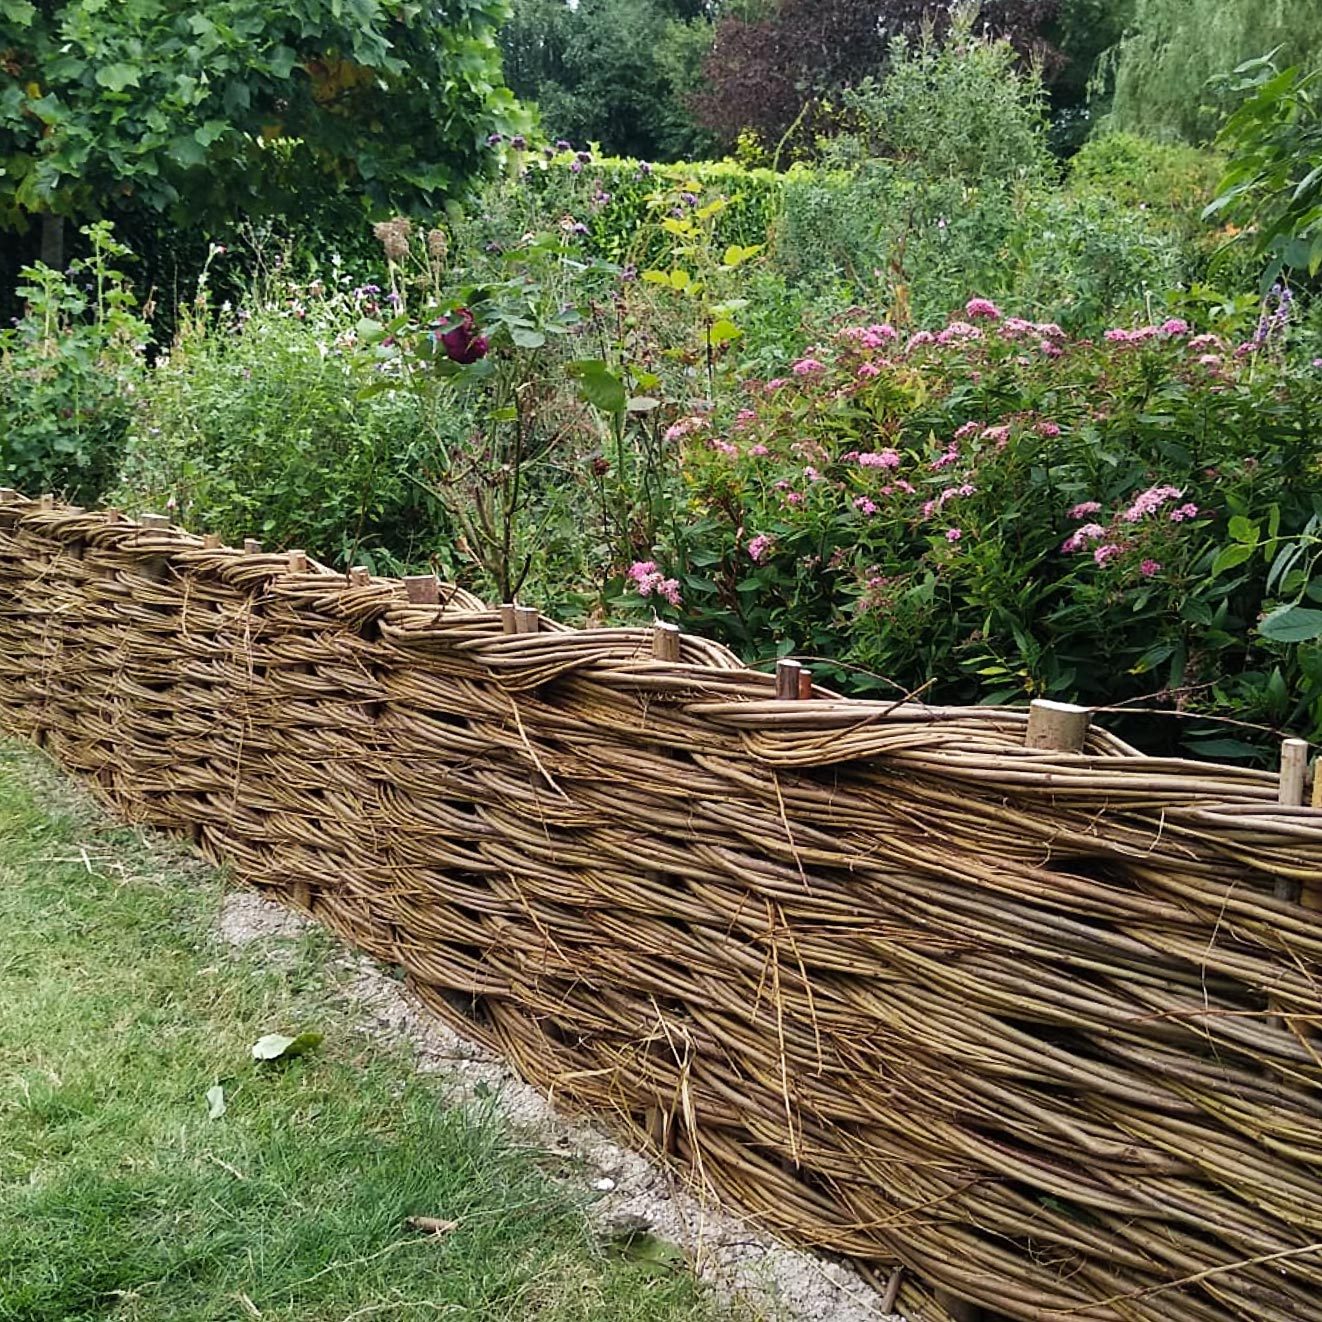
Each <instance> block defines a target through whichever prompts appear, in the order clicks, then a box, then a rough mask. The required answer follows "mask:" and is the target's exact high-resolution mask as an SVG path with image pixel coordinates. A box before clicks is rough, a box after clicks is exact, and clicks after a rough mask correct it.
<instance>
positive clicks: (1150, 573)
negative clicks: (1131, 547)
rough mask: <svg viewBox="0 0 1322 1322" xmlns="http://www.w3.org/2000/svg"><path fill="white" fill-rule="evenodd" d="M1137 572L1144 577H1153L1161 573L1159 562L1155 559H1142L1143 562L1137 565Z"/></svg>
mask: <svg viewBox="0 0 1322 1322" xmlns="http://www.w3.org/2000/svg"><path fill="white" fill-rule="evenodd" d="M1138 572H1139V573H1140V574H1142V575H1143V577H1144V578H1155V577H1156V576H1157V575H1158V574H1160V573H1161V564H1160V562H1159V561H1156V560H1144V561H1143V563H1142V564H1141V565H1139V567H1138Z"/></svg>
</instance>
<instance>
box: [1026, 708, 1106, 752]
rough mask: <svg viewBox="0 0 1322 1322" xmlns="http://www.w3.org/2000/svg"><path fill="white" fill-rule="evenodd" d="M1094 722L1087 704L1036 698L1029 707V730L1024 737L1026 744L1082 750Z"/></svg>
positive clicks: (1045, 747) (1068, 750) (1038, 746)
mask: <svg viewBox="0 0 1322 1322" xmlns="http://www.w3.org/2000/svg"><path fill="white" fill-rule="evenodd" d="M1091 723H1092V713H1091V712H1090V711H1089V710H1088V709H1087V708H1086V707H1076V706H1075V705H1074V704H1073V703H1072V702H1052V701H1051V700H1050V699H1049V698H1034V699H1033V701H1032V702H1031V703H1030V704H1029V707H1028V733H1027V735H1025V737H1024V747H1025V748H1040V749H1043V750H1046V749H1051V750H1054V751H1055V752H1059V753H1081V752H1082V751H1083V745H1084V743H1085V741H1086V740H1087V738H1088V726H1089V725H1090V724H1091Z"/></svg>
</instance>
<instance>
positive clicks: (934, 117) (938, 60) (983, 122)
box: [826, 18, 1052, 184]
mask: <svg viewBox="0 0 1322 1322" xmlns="http://www.w3.org/2000/svg"><path fill="white" fill-rule="evenodd" d="M968 22H969V20H968V19H967V18H966V19H965V20H963V21H962V22H959V23H957V25H956V26H955V28H954V29H953V30H952V31H951V32H950V34H949V35H948V36H947V38H946V40H945V41H943V42H940V43H938V42H936V41H934V40H932V39H931V37H930V36H926V35H925V36H924V37H923V39H922V40H920V41H918V42H916V43H913V42H909V41H907V40H906V39H905V38H903V37H897V38H895V40H894V41H893V42H892V43H891V46H890V51H889V58H888V60H887V67H886V74H885V77H884V78H882V79H881V80H880V81H879V82H878V81H874V80H873V79H871V78H868V79H865V80H864V81H863V82H861V83H860V84H859V85H858V86H857V87H856V88H853V89H849V90H847V91H846V92H845V93H844V96H843V102H844V106H845V108H846V111H847V112H849V115H850V121H851V123H853V124H854V125H855V128H854V130H853V131H852V132H849V133H845V134H842V135H841V136H839V137H837V138H836V139H834V140H833V141H832V142H831V143H830V144H829V147H828V149H827V152H826V161H827V163H828V164H829V165H835V166H842V165H852V164H856V163H858V162H860V161H869V160H873V159H875V158H877V157H882V158H885V159H888V160H893V161H896V162H899V163H902V164H903V166H904V168H905V170H906V172H907V173H911V174H913V175H915V176H917V177H920V178H956V179H962V180H965V181H966V182H968V183H982V182H986V181H988V180H1003V181H1011V180H1022V181H1026V182H1030V183H1038V184H1040V183H1044V182H1045V181H1046V180H1047V179H1048V177H1049V176H1050V173H1051V169H1052V163H1051V157H1050V153H1049V151H1048V148H1047V139H1046V118H1045V115H1044V104H1045V102H1044V97H1043V92H1042V85H1041V82H1040V80H1039V78H1038V77H1037V75H1036V73H1035V72H1034V71H1032V70H1027V71H1025V70H1021V69H1020V68H1019V66H1018V60H1017V56H1016V54H1015V51H1014V48H1013V47H1012V46H1011V45H1010V43H1009V42H1008V41H992V40H988V39H986V38H983V37H976V36H974V35H973V34H972V32H971V31H970V30H969V26H968Z"/></svg>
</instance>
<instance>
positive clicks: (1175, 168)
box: [1069, 131, 1225, 237]
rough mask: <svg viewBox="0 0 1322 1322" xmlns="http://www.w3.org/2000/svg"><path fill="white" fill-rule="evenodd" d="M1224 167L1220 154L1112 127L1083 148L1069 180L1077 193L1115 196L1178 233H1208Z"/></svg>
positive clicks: (1131, 207)
mask: <svg viewBox="0 0 1322 1322" xmlns="http://www.w3.org/2000/svg"><path fill="white" fill-rule="evenodd" d="M1224 169H1225V157H1224V156H1222V155H1221V154H1220V153H1218V152H1214V151H1209V150H1207V149H1206V148H1202V147H1190V146H1188V145H1187V144H1184V143H1175V142H1154V141H1152V140H1151V139H1150V138H1141V137H1138V136H1137V135H1136V134H1133V133H1120V132H1116V131H1112V132H1105V133H1099V134H1097V135H1096V136H1095V137H1092V138H1090V139H1089V140H1088V141H1087V142H1085V143H1084V144H1083V146H1082V147H1080V149H1079V151H1078V153H1077V155H1075V156H1074V157H1073V158H1072V159H1071V160H1070V163H1069V182H1070V187H1071V190H1072V191H1073V192H1075V193H1076V194H1080V195H1083V194H1093V195H1096V196H1099V197H1106V198H1109V199H1111V200H1112V201H1114V202H1117V203H1119V204H1120V205H1121V206H1123V207H1127V208H1130V209H1133V210H1139V211H1143V212H1144V213H1145V214H1146V216H1147V217H1148V218H1149V219H1150V220H1151V221H1152V222H1153V223H1154V224H1156V225H1160V226H1163V227H1167V228H1169V229H1170V230H1171V231H1172V232H1173V233H1175V234H1178V235H1181V236H1183V237H1196V236H1199V235H1203V234H1205V233H1206V232H1207V224H1206V222H1205V221H1204V219H1203V210H1204V208H1205V207H1206V206H1207V204H1208V203H1209V202H1210V201H1211V200H1212V198H1213V196H1214V195H1215V193H1216V186H1217V182H1218V180H1219V179H1220V177H1221V174H1222V171H1223V170H1224Z"/></svg>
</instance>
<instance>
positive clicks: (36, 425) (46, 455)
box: [0, 224, 148, 504]
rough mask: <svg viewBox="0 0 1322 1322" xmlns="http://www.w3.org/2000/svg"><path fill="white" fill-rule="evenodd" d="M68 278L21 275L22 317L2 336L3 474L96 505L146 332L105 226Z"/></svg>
mask: <svg viewBox="0 0 1322 1322" xmlns="http://www.w3.org/2000/svg"><path fill="white" fill-rule="evenodd" d="M83 236H84V238H85V239H86V240H87V244H88V252H89V255H88V256H87V257H85V258H78V259H76V260H75V261H74V262H72V263H71V264H70V267H69V270H68V272H67V273H62V272H59V271H53V270H51V269H50V268H49V267H46V266H42V265H40V264H38V265H36V266H29V267H24V268H23V271H22V275H21V282H20V284H19V286H18V294H19V297H20V298H21V299H22V300H23V311H22V314H21V315H20V316H19V317H16V318H15V319H14V325H13V326H12V327H11V328H10V329H8V330H4V331H0V475H3V478H4V485H7V486H14V487H18V488H20V489H22V490H25V491H27V492H30V493H37V492H45V491H52V492H56V493H60V494H63V495H65V496H67V497H68V498H69V499H70V500H73V501H77V502H79V503H84V504H85V503H88V502H90V501H93V500H96V499H97V498H98V497H99V496H100V495H101V494H102V492H103V491H104V490H105V487H106V485H107V484H108V483H109V482H110V481H111V480H112V479H113V477H114V474H115V471H116V469H117V468H118V466H119V462H120V459H121V457H122V450H123V444H124V437H125V433H126V432H127V430H128V426H129V418H130V415H131V412H132V409H133V404H134V397H135V394H136V392H137V389H138V386H139V383H140V381H141V378H142V372H143V351H144V349H145V347H146V340H147V334H148V331H147V327H146V325H145V324H144V323H143V322H142V321H141V320H140V319H139V318H138V316H137V315H136V314H135V312H134V308H135V306H136V305H135V302H134V299H133V296H132V294H131V293H130V292H129V288H128V285H127V284H126V282H125V279H124V276H123V273H122V272H121V271H120V270H119V269H118V267H119V263H120V262H121V260H122V259H123V258H126V257H127V256H129V253H128V250H127V249H126V248H124V247H123V246H121V245H120V244H118V243H116V242H115V241H114V239H113V238H112V237H111V234H110V229H109V227H108V226H106V225H104V224H101V225H95V226H91V227H89V228H87V229H85V230H84V231H83Z"/></svg>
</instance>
